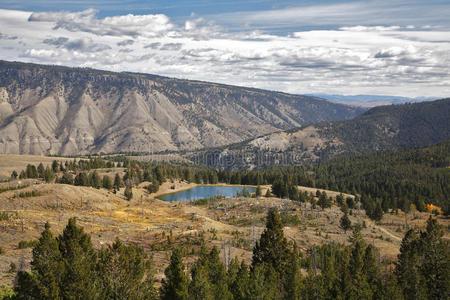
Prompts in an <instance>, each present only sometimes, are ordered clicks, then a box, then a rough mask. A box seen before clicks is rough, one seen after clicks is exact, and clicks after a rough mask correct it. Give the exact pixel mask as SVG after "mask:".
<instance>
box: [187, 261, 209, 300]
mask: <svg viewBox="0 0 450 300" xmlns="http://www.w3.org/2000/svg"><path fill="white" fill-rule="evenodd" d="M191 277H192V279H191V282H190V284H189V299H195V300H203V299H205V300H210V299H211V300H212V299H214V293H213V289H212V287H211V283H210V282H209V278H208V274H207V271H206V270H205V267H204V266H203V265H201V264H195V265H194V266H193V267H192V269H191Z"/></svg>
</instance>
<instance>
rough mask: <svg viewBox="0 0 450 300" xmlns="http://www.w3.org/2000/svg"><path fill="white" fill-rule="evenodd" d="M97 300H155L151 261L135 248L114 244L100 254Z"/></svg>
mask: <svg viewBox="0 0 450 300" xmlns="http://www.w3.org/2000/svg"><path fill="white" fill-rule="evenodd" d="M97 271H98V274H99V275H100V276H99V279H100V286H101V295H100V299H135V300H138V299H156V298H157V293H156V290H155V288H154V277H153V276H154V275H153V269H152V261H151V259H148V258H147V255H146V254H145V253H144V251H143V249H142V248H141V247H139V246H137V245H134V244H130V245H124V244H123V243H122V242H121V241H120V240H118V239H117V240H116V241H115V242H114V243H113V244H112V245H110V246H108V247H107V248H106V249H102V250H100V252H99V262H98V266H97Z"/></svg>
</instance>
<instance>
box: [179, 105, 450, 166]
mask: <svg viewBox="0 0 450 300" xmlns="http://www.w3.org/2000/svg"><path fill="white" fill-rule="evenodd" d="M449 115H450V98H446V99H441V100H436V101H429V102H422V103H414V104H401V105H388V106H379V107H375V108H372V109H370V110H368V111H367V112H365V113H363V114H361V115H359V116H357V117H355V118H354V119H350V120H342V121H330V122H319V123H316V124H312V125H308V126H303V127H300V128H296V129H289V130H286V131H279V132H274V133H270V134H267V135H264V136H261V137H258V138H255V139H250V140H248V141H245V142H242V143H237V144H233V145H229V146H225V147H221V148H216V149H212V151H210V152H209V153H207V154H205V153H204V152H201V151H200V153H195V152H194V153H190V154H188V155H187V157H189V158H190V159H192V160H194V161H196V162H198V163H202V164H206V165H209V166H213V167H217V168H226V169H236V168H237V169H254V168H264V167H268V166H273V165H298V164H302V163H304V162H308V161H320V160H326V159H329V158H332V157H335V156H339V155H348V154H362V153H368V152H373V151H377V150H390V149H403V148H418V147H424V146H427V145H432V144H435V143H438V142H441V141H443V140H446V139H449V138H450V118H449V117H448V116H449Z"/></svg>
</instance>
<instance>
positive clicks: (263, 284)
mask: <svg viewBox="0 0 450 300" xmlns="http://www.w3.org/2000/svg"><path fill="white" fill-rule="evenodd" d="M248 287H249V288H248V299H267V300H269V299H280V298H281V294H280V291H279V280H278V274H277V272H276V271H275V269H274V268H273V267H272V265H270V264H266V263H261V264H258V265H256V266H255V267H254V268H253V269H252V271H251V275H250V281H249V285H248Z"/></svg>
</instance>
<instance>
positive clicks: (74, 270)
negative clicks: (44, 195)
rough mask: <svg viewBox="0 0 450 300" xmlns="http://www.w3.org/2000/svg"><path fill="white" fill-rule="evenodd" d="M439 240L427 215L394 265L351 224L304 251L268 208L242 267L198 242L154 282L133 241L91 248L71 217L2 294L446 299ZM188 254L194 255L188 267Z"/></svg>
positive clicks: (447, 279)
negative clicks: (339, 235)
mask: <svg viewBox="0 0 450 300" xmlns="http://www.w3.org/2000/svg"><path fill="white" fill-rule="evenodd" d="M442 237H443V230H442V228H441V226H440V225H439V224H438V223H437V222H436V220H435V219H433V218H432V217H430V218H429V219H428V221H427V226H426V228H425V229H424V230H422V231H417V230H416V229H410V230H409V231H408V232H407V233H406V234H405V236H404V238H403V240H402V243H401V248H400V254H399V255H398V262H397V263H395V264H394V265H386V264H384V263H382V262H380V260H379V255H378V252H377V249H376V248H374V247H373V246H372V245H371V244H367V243H366V242H365V241H364V240H363V239H362V237H361V234H360V232H359V230H358V228H357V227H355V229H354V231H353V234H352V236H351V237H350V240H349V243H348V245H343V244H338V243H328V244H324V245H322V246H314V247H312V248H310V249H308V250H307V251H306V252H302V251H299V249H298V247H297V245H296V244H295V243H293V242H289V241H288V240H287V239H286V237H285V236H284V233H283V225H282V222H281V220H280V215H279V214H278V212H277V210H276V209H271V210H269V212H268V214H267V219H266V227H265V230H264V231H263V233H262V234H261V237H260V239H259V241H258V242H257V243H256V245H255V247H254V248H253V256H252V259H251V263H250V264H249V265H247V264H246V263H245V262H244V261H240V260H239V259H238V258H237V257H235V258H233V259H232V260H231V261H230V262H229V264H227V265H225V264H224V263H223V262H222V260H221V259H220V256H219V250H218V249H217V247H212V248H211V247H209V248H208V247H207V246H206V245H205V244H203V245H201V249H200V250H199V252H198V253H194V254H192V253H186V251H185V250H184V249H183V248H182V247H175V248H174V249H173V251H172V253H171V257H170V264H169V265H168V266H167V268H166V269H165V272H164V274H165V276H164V278H163V279H162V280H161V281H157V280H156V279H155V277H154V265H153V262H152V257H151V256H149V255H148V254H147V253H146V252H144V251H143V249H142V248H141V247H140V246H138V245H135V244H128V245H127V244H124V243H123V242H121V241H120V240H118V239H117V240H116V241H115V242H114V243H113V244H111V245H107V246H103V247H102V248H101V249H98V250H96V249H94V247H93V246H92V242H91V237H90V235H89V234H87V233H85V232H84V230H83V228H82V227H80V226H78V225H77V221H76V219H75V218H71V219H70V220H69V222H68V224H67V226H66V227H65V229H64V230H63V232H62V233H61V234H60V235H59V236H57V237H55V236H54V234H53V233H52V231H51V228H50V225H49V224H48V223H47V224H45V229H44V231H43V232H42V234H41V236H40V238H39V240H38V242H37V243H36V244H35V246H34V248H33V250H32V261H31V270H30V271H23V270H20V269H19V270H18V272H17V275H16V284H15V287H14V290H13V291H10V292H9V293H8V295H6V296H4V297H3V299H10V300H11V299H173V300H176V299H446V298H447V296H448V295H449V292H450V291H449V287H450V276H449V275H450V274H449V272H448V270H449V268H450V265H449V264H450V252H449V245H448V241H446V240H444V239H443V238H442ZM187 256H194V257H195V258H196V260H195V261H194V262H193V263H190V264H189V265H186V263H185V258H186V257H187Z"/></svg>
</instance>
